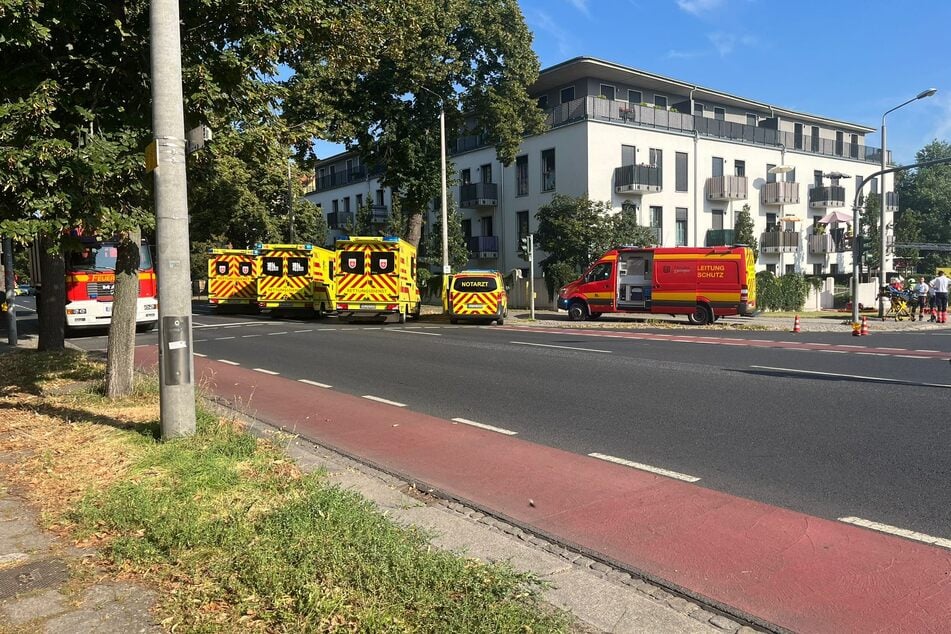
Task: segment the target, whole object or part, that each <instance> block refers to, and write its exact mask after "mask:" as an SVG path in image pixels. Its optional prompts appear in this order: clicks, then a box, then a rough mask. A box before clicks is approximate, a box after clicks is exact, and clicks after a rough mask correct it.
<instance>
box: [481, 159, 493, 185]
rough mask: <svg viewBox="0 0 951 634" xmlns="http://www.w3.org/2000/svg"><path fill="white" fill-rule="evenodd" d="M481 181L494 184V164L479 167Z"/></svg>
mask: <svg viewBox="0 0 951 634" xmlns="http://www.w3.org/2000/svg"><path fill="white" fill-rule="evenodd" d="M479 180H480V181H481V182H483V183H491V182H492V164H491V163H487V164H486V165H482V166H481V167H479Z"/></svg>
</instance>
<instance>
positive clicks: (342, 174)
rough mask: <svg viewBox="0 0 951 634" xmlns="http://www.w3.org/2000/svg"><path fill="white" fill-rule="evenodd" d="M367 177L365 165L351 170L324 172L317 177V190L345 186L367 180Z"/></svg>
mask: <svg viewBox="0 0 951 634" xmlns="http://www.w3.org/2000/svg"><path fill="white" fill-rule="evenodd" d="M366 177H367V168H366V167H365V166H363V165H358V166H356V167H354V168H351V169H349V170H341V171H339V172H334V173H332V174H324V175H323V176H321V177H320V178H318V179H317V191H319V192H321V191H326V190H328V189H334V188H336V187H343V186H344V185H349V184H350V183H355V182H357V181H362V180H366Z"/></svg>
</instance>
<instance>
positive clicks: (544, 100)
mask: <svg viewBox="0 0 951 634" xmlns="http://www.w3.org/2000/svg"><path fill="white" fill-rule="evenodd" d="M538 107H539V108H541V109H542V110H548V95H542V96H541V97H539V98H538Z"/></svg>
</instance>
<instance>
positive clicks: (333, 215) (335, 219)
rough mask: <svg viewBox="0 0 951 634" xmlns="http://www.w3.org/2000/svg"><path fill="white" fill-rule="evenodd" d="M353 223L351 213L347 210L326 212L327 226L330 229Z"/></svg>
mask: <svg viewBox="0 0 951 634" xmlns="http://www.w3.org/2000/svg"><path fill="white" fill-rule="evenodd" d="M352 224H353V214H352V213H351V212H349V211H332V212H330V213H329V214H327V226H328V227H330V228H331V229H343V228H344V227H346V226H347V225H352Z"/></svg>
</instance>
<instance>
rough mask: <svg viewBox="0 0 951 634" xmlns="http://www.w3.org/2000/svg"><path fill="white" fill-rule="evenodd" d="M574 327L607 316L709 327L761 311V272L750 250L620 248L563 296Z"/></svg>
mask: <svg viewBox="0 0 951 634" xmlns="http://www.w3.org/2000/svg"><path fill="white" fill-rule="evenodd" d="M558 308H559V309H561V310H567V311H568V318H569V319H571V320H572V321H578V320H583V319H595V318H597V317H600V316H601V315H603V314H604V313H652V314H668V315H686V316H687V318H688V319H689V320H690V322H691V323H694V324H701V325H702V324H709V323H712V322H713V321H716V319H718V318H719V317H721V316H724V315H752V314H753V313H754V312H755V310H756V269H755V260H754V259H753V252H752V251H751V250H750V249H748V248H746V247H712V248H685V247H678V248H663V247H655V248H647V247H620V248H617V249H612V250H610V251H608V252H607V253H605V254H604V255H602V256H601V257H600V258H599V259H598V260H597V261H596V262H595V263H594V264H592V265H591V266H590V267H589V268H588V270H587V271H585V274H584V275H583V276H581V277H580V278H578V279H577V280H575V281H574V282H571V283H570V284H568V285H566V286H564V287H563V288H561V289H560V290H559V291H558Z"/></svg>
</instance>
